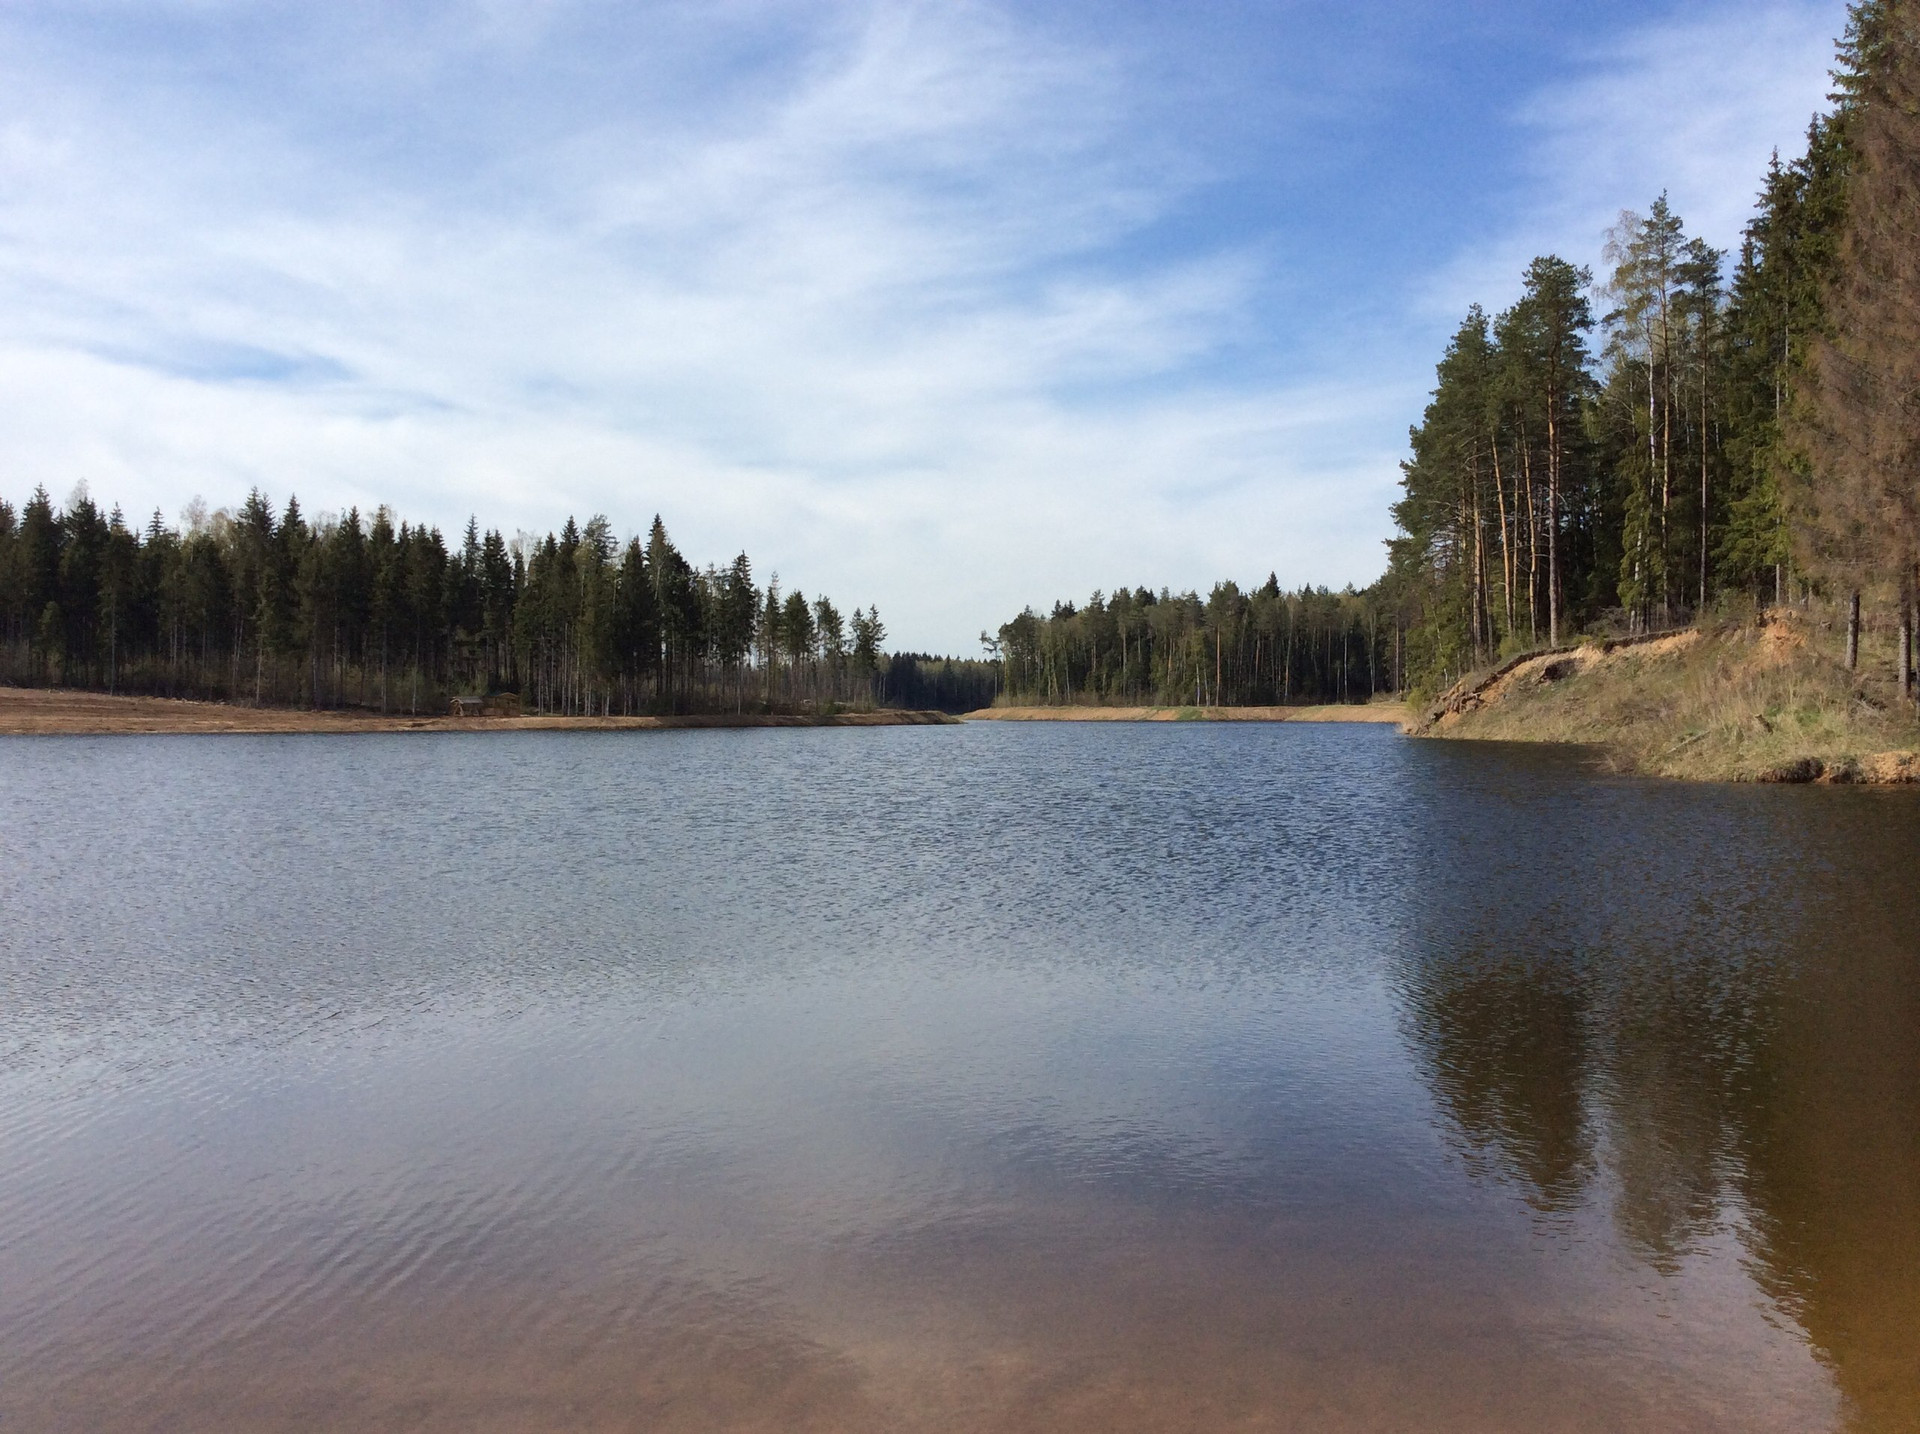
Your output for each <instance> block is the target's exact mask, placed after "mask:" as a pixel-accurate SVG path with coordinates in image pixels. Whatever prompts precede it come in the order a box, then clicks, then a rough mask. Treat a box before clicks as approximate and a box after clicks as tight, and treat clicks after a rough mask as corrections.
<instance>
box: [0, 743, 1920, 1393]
mask: <svg viewBox="0 0 1920 1434" xmlns="http://www.w3.org/2000/svg"><path fill="white" fill-rule="evenodd" d="M1916 858H1920V794H1916V793H1913V792H1907V791H1887V790H1844V789H1817V790H1816V789H1764V788H1732V787H1726V788H1721V787H1694V786H1681V785H1666V784H1660V783H1655V782H1650V781H1643V780H1637V779H1626V778H1619V777H1610V776H1606V775H1603V774H1599V773H1597V772H1595V771H1593V770H1592V769H1591V768H1590V766H1589V764H1588V763H1587V762H1586V761H1585V760H1584V759H1583V758H1582V757H1581V756H1580V755H1579V754H1578V753H1574V752H1570V751H1565V750H1551V749H1527V748H1518V747H1505V746H1490V745H1479V744H1466V743H1432V742H1415V741H1410V740H1407V739H1404V738H1401V737H1399V736H1398V735H1397V734H1395V733H1392V732H1390V731H1385V730H1381V729H1378V728H1365V727H1310V726H1299V725H1273V726H1268V725H1253V724H1248V725H1240V724H1234V725H1225V724H1221V725H1212V724H1198V723H1190V724H1189V723H1183V724H1157V725H1151V726H1146V725H1142V726H1131V725H1129V726H1113V725H1106V724H1093V725H1054V724H1031V725H1016V724H976V725H970V726H964V727H929V728H891V729H868V730H832V729H828V730H775V731H718V732H714V731H704V732H702V731H693V732H643V733H525V734H475V735H470V736H469V735H435V736H407V735H393V736H311V737H303V736H271V737H179V738H172V737H119V738H14V739H6V740H5V741H4V742H0V922H3V923H4V925H3V926H0V1430H5V1429H34V1430H63V1429H72V1430H122V1429H141V1430H160V1429H181V1430H187V1429H193V1430H201V1429H247V1430H254V1429H258V1430H282V1429H285V1430H296V1429H297V1430H302V1431H309V1430H316V1429H354V1430H361V1429H384V1428H396V1429H397V1428H405V1429H410V1430H463V1431H464V1430H496V1429H497V1430H507V1429H512V1430H544V1429H556V1430H558V1429H568V1430H594V1429H644V1430H650V1431H657V1430H700V1429H741V1430H781V1431H787V1430H815V1429H818V1430H874V1431H880V1430H920V1429H925V1430H982V1431H986V1430H996V1431H997V1430H1062V1431H1077V1430H1089V1431H1091V1430H1101V1431H1125V1430H1148V1429H1152V1430H1187V1429H1259V1430H1269V1429H1272V1430H1284V1429H1313V1430H1348V1429H1355V1430H1358V1429H1396V1430H1397V1429H1413V1428H1418V1429H1424V1430H1451V1429H1458V1430H1493V1429H1511V1430H1529V1431H1531V1430H1548V1429H1551V1430H1587V1429H1593V1430H1602V1429H1607V1430H1612V1429H1620V1428H1626V1427H1632V1428H1635V1429H1643V1430H1665V1429H1671V1430H1709V1429H1727V1430H1770V1429H1778V1430H1815V1429H1827V1428H1834V1429H1860V1430H1892V1429H1909V1430H1911V1429H1916V1428H1920V880H1916V879H1915V861H1916Z"/></svg>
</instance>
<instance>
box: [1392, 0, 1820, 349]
mask: <svg viewBox="0 0 1920 1434" xmlns="http://www.w3.org/2000/svg"><path fill="white" fill-rule="evenodd" d="M1846 8H1847V7H1846V4H1845V0H1720V3H1717V4H1707V5H1693V6H1687V7H1684V8H1683V9H1682V10H1681V11H1680V12H1679V13H1678V15H1677V16H1676V17H1675V18H1673V19H1671V20H1668V21H1664V22H1661V23H1657V24H1653V25H1649V26H1646V27H1644V28H1641V29H1637V30H1634V31H1631V32H1629V33H1627V34H1625V35H1624V36H1622V37H1621V38H1620V40H1619V41H1618V42H1617V43H1616V44H1614V45H1612V46H1610V47H1609V48H1607V49H1605V50H1603V51H1600V52H1598V53H1596V54H1593V55H1591V56H1590V57H1588V59H1587V61H1586V64H1585V66H1584V68H1585V71H1586V72H1585V73H1584V74H1583V75H1581V76H1580V77H1578V78H1576V79H1574V80H1573V81H1571V82H1569V83H1565V84H1560V85H1554V86H1552V87H1549V88H1547V89H1544V90H1542V91H1539V92H1536V93H1533V94H1531V95H1529V96H1528V97H1527V99H1526V100H1525V101H1524V103H1522V104H1521V105H1520V106H1519V107H1518V109H1517V111H1516V116H1515V118H1516V122H1517V124H1518V125H1519V127H1520V129H1521V132H1522V134H1523V135H1524V136H1525V137H1526V138H1527V140H1528V159H1529V163H1528V165H1527V169H1526V181H1527V183H1526V188H1525V190H1524V191H1523V193H1521V194H1520V195H1519V196H1518V197H1517V199H1516V202H1515V203H1514V206H1513V210H1512V213H1511V216H1510V220H1509V222H1508V224H1507V225H1506V226H1505V229H1504V232H1503V233H1501V235H1500V236H1499V237H1498V238H1497V239H1496V240H1494V241H1493V242H1491V243H1488V244H1484V245H1480V246H1476V247H1475V248H1474V249H1472V250H1471V251H1469V252H1468V253H1465V254H1463V255H1461V256H1460V257H1459V259H1458V260H1457V261H1456V262H1455V263H1454V264H1453V265H1451V266H1449V267H1448V268H1447V269H1446V270H1445V271H1443V272H1442V273H1441V274H1439V275H1437V276H1436V278H1435V282H1434V283H1433V285H1432V286H1431V288H1430V289H1429V291H1428V294H1427V305H1428V307H1429V308H1430V309H1432V310H1436V311H1438V312H1441V313H1444V314H1446V315H1448V316H1450V317H1453V318H1456V319H1457V317H1458V315H1459V314H1460V313H1462V312H1464V310H1465V308H1466V306H1467V305H1468V304H1469V303H1472V302H1474V301H1476V300H1477V301H1479V302H1481V303H1482V304H1485V305H1486V306H1488V307H1489V308H1492V307H1495V306H1499V305H1504V304H1505V303H1507V302H1510V301H1511V299H1512V298H1513V297H1515V296H1516V295H1517V293H1518V291H1519V287H1520V273H1521V271H1522V270H1523V269H1524V268H1525V267H1526V265H1527V263H1528V261H1529V260H1530V259H1532V258H1533V256H1535V255H1537V254H1545V253H1558V254H1560V255H1562V256H1563V257H1565V258H1568V259H1571V260H1573V261H1574V262H1575V263H1580V264H1585V265H1587V266H1588V267H1590V268H1592V269H1593V270H1594V272H1595V275H1596V277H1597V276H1598V275H1599V273H1600V251H1601V246H1602V242H1603V235H1604V232H1605V230H1606V229H1607V228H1608V227H1609V226H1610V225H1612V224H1613V223H1614V221H1615V220H1616V219H1617V218H1618V216H1619V213H1620V211H1621V210H1623V209H1632V210H1636V211H1639V212H1641V213H1644V212H1645V211H1646V208H1647V206H1648V205H1649V204H1651V203H1652V201H1653V200H1654V198H1655V197H1656V196H1658V195H1659V194H1660V193H1661V192H1662V191H1663V190H1664V191H1666V193H1667V195H1668V199H1669V202H1670V203H1671V204H1672V205H1673V207H1674V210H1675V211H1676V212H1677V213H1678V214H1680V216H1681V217H1682V218H1683V219H1684V220H1685V221H1686V222H1687V226H1688V230H1689V232H1690V233H1694V234H1699V235H1701V236H1703V237H1704V238H1706V239H1707V240H1708V241H1709V242H1710V243H1712V244H1714V245H1716V246H1717V247H1720V248H1722V249H1727V250H1729V251H1730V252H1731V251H1734V250H1736V249H1737V247H1738V245H1739V241H1740V231H1741V229H1742V227H1743V226H1744V225H1745V223H1746V221H1747V218H1748V216H1749V215H1750V214H1751V213H1752V211H1753V202H1754V198H1755V196H1756V195H1757V194H1758V192H1759V189H1760V183H1761V179H1762V176H1763V173H1764V171H1765V168H1766V163H1767V157H1768V155H1769V154H1770V153H1771V152H1772V150H1773V149H1774V148H1775V147H1778V148H1779V150H1780V152H1781V155H1782V157H1783V158H1787V159H1790V158H1792V157H1793V156H1794V155H1795V154H1797V153H1799V152H1800V150H1801V148H1802V141H1803V139H1804V137H1805V132H1806V128H1807V124H1808V122H1809V121H1810V120H1811V119H1812V118H1813V115H1814V113H1815V112H1816V111H1818V110H1822V109H1824V108H1826V101H1825V96H1826V92H1827V89H1828V88H1829V83H1828V78H1827V72H1828V70H1829V68H1830V66H1831V64H1832V60H1833V45H1834V37H1835V36H1836V35H1838V34H1839V33H1840V31H1841V29H1842V27H1843V26H1844V24H1845V22H1846Z"/></svg>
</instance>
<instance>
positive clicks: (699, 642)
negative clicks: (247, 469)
mask: <svg viewBox="0 0 1920 1434" xmlns="http://www.w3.org/2000/svg"><path fill="white" fill-rule="evenodd" d="M886 636H887V634H886V628H885V626H884V624H883V623H882V622H881V620H880V615H879V612H878V610H877V609H876V608H873V607H871V606H870V607H868V608H866V609H865V610H862V609H859V608H855V609H854V610H853V611H852V612H851V613H848V614H843V613H842V612H841V610H840V609H839V608H838V607H836V606H835V605H834V603H833V602H832V601H831V600H829V599H828V598H825V597H820V598H816V599H813V600H811V601H809V600H808V598H807V597H806V595H805V594H804V593H802V592H800V591H798V590H797V589H796V590H794V591H790V592H782V591H781V588H780V584H779V580H778V578H777V577H776V578H774V579H773V580H772V581H770V582H768V583H767V585H766V586H765V587H761V586H759V585H758V584H757V583H756V581H755V578H754V575H753V569H752V565H751V564H750V563H749V561H748V559H747V556H746V554H745V553H742V554H740V555H739V556H738V557H736V558H735V559H734V560H733V561H732V562H731V563H730V564H727V565H726V566H724V567H716V566H712V565H709V566H706V567H701V568H697V567H695V566H694V565H693V564H692V563H690V562H689V561H688V560H687V559H686V558H685V557H683V556H682V555H681V553H680V551H679V549H678V548H676V547H675V546H674V544H673V543H672V541H671V540H670V539H669V538H668V536H667V531H666V528H665V526H664V525H663V524H662V523H661V521H660V520H659V519H658V518H657V517H656V518H655V519H654V522H653V526H652V529H651V531H650V532H649V533H648V535H647V536H646V538H645V539H644V540H643V539H641V538H639V537H633V538H630V539H629V540H628V541H627V542H626V543H625V544H624V545H623V544H621V543H620V542H619V541H618V540H617V538H616V537H615V535H614V531H613V528H612V526H611V524H609V523H608V521H607V520H606V519H605V518H604V517H595V518H593V519H591V520H590V521H588V522H587V523H586V524H585V525H584V526H581V525H579V524H576V523H575V522H574V520H573V519H571V518H569V519H568V520H567V523H566V525H565V527H564V528H562V529H561V531H560V532H559V533H558V534H554V533H548V534H547V535H546V536H545V537H544V538H532V537H527V536H522V537H521V538H518V539H516V540H514V541H512V542H509V541H508V540H506V539H505V538H504V537H502V535H501V534H500V532H499V531H497V530H489V531H487V532H486V533H484V534H483V533H482V532H481V531H480V528H479V524H478V522H477V521H473V520H470V521H469V522H468V524H467V528H466V532H465V535H464V537H463V539H462V541H461V542H460V544H459V545H458V546H457V547H452V548H450V547H449V546H448V545H447V543H446V542H445V540H444V539H443V538H442V536H441V533H440V531H439V530H438V529H437V528H432V527H429V526H426V525H423V524H409V523H406V522H397V523H396V521H395V519H394V516H393V514H392V513H391V512H389V510H388V509H386V508H385V507H382V508H380V509H378V510H377V511H376V512H375V513H374V514H373V517H372V519H371V521H364V520H363V519H362V518H361V516H360V513H359V511H358V510H357V509H355V510H350V511H349V512H347V513H346V514H345V515H343V516H337V517H322V518H319V519H317V520H314V521H309V520H308V519H307V518H306V517H305V516H304V515H303V514H302V512H301V510H300V505H299V502H298V501H297V500H294V499H290V500H289V501H288V502H287V505H286V507H285V508H284V509H283V510H280V511H279V512H277V513H276V511H275V509H274V507H273V505H272V504H271V503H270V502H269V501H268V500H267V498H266V497H265V496H264V495H263V494H261V493H260V492H258V491H257V490H256V491H255V492H253V493H251V494H249V495H248V497H247V499H246V501H245V502H244V503H243V504H242V505H241V506H240V507H239V509H238V510H237V511H234V512H227V511H225V510H222V511H219V512H214V513H211V514H209V513H207V512H206V510H205V507H204V505H202V504H200V503H198V502H197V501H196V503H195V504H194V506H193V507H192V508H191V509H189V511H188V513H187V514H186V518H185V523H184V526H183V527H179V528H176V527H171V526H169V525H168V524H167V523H166V522H165V521H164V520H163V518H162V516H161V515H160V514H159V513H157V512H156V513H155V514H154V515H153V517H152V519H151V520H150V521H149V522H148V523H147V524H146V525H145V527H144V528H136V527H133V526H131V525H129V524H128V523H127V522H126V521H125V519H124V518H123V517H122V515H121V512H120V510H119V509H118V508H117V507H116V508H114V509H113V510H112V511H110V512H105V513H103V512H102V511H101V510H100V508H99V506H98V505H97V504H95V503H94V502H93V500H92V499H91V498H90V497H89V496H88V495H87V493H86V492H85V491H84V489H82V490H80V491H78V492H76V493H75V495H74V496H73V498H72V499H71V500H70V501H69V502H68V503H67V504H66V505H65V507H64V508H58V507H56V506H55V504H54V503H53V502H52V500H51V499H50V498H49V497H48V495H47V493H46V490H45V489H44V488H41V489H39V490H37V491H35V492H34V494H33V495H32V496H31V497H30V498H28V499H27V501H26V502H24V503H23V504H21V505H20V507H19V508H18V509H17V510H16V509H15V508H14V507H13V506H12V505H11V504H9V503H7V502H5V501H0V679H4V680H6V681H10V682H15V683H27V684H64V685H69V686H84V687H96V688H101V689H104V690H107V691H110V692H137V693H149V694H156V695H163V696H170V697H196V698H208V699H216V700H239V701H247V702H253V703H256V704H258V703H281V704H293V705H300V706H315V707H343V706H359V707H369V708H378V709H379V710H381V711H383V712H386V711H407V712H422V711H429V712H431V711H437V710H440V709H441V708H442V707H443V706H444V705H445V704H446V702H447V700H448V698H449V696H450V695H453V694H466V693H471V694H488V693H498V692H513V693H516V694H518V695H519V696H520V698H521V699H522V701H523V702H524V703H525V704H526V705H527V706H529V707H531V708H533V709H535V710H539V711H544V712H556V713H569V714H580V715H604V714H614V713H619V714H633V713H642V712H689V711H733V712H740V711H776V710H782V711H784V710H797V709H819V708H822V707H830V706H834V705H842V704H847V705H870V704H873V703H876V702H881V701H885V700H886V698H887V694H888V690H889V688H892V689H896V690H909V689H911V691H912V692H913V693H914V694H916V695H918V694H919V693H920V692H921V691H923V690H924V689H925V688H926V687H927V686H928V683H927V682H924V681H921V680H920V678H921V669H922V665H923V664H922V660H920V659H916V658H911V657H910V658H908V659H907V661H906V663H905V665H904V666H903V665H902V664H901V663H900V662H899V661H898V660H897V659H896V660H891V661H890V660H888V659H887V658H886V656H885V654H884V652H883V644H884V643H885V641H886ZM916 683H917V684H918V685H915V684H916ZM977 685H978V683H977V682H976V686H977Z"/></svg>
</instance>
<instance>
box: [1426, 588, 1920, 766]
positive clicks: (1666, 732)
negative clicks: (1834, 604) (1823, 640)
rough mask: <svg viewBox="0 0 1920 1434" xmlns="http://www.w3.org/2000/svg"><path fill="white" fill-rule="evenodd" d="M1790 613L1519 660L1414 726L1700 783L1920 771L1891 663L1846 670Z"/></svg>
mask: <svg viewBox="0 0 1920 1434" xmlns="http://www.w3.org/2000/svg"><path fill="white" fill-rule="evenodd" d="M1815 636H1816V634H1815V633H1814V632H1813V631H1812V629H1811V626H1810V624H1809V623H1808V622H1807V621H1806V620H1805V619H1804V618H1802V617H1801V616H1799V615H1798V614H1795V613H1791V612H1789V613H1784V614H1779V615H1776V616H1773V617H1771V618H1769V620H1767V621H1765V622H1762V623H1747V624H1728V625H1725V626H1721V627H1716V628H1708V629H1688V630H1686V631H1682V632H1676V633H1668V634H1664V635H1661V636H1657V637H1651V638H1640V639H1635V640H1628V641H1616V642H1595V643H1589V644H1587V645H1584V646H1581V647H1574V648H1567V649H1563V650H1561V651H1557V652H1544V653H1534V654H1529V655H1527V656H1523V657H1518V658H1515V659H1513V660H1512V661H1509V662H1507V663H1504V664H1502V665H1501V666H1499V667H1496V668H1494V669H1492V670H1491V671H1488V672H1483V673H1478V674H1475V675H1474V676H1472V677H1470V678H1467V679H1465V680H1463V681H1461V682H1459V683H1456V684H1455V685H1454V686H1453V687H1452V688H1450V689H1448V691H1447V692H1446V693H1444V694H1443V695H1442V696H1441V697H1440V699H1439V701H1438V702H1436V703H1435V704H1434V706H1433V707H1432V708H1430V709H1429V710H1428V711H1426V712H1425V713H1423V714H1422V716H1421V717H1420V718H1419V720H1418V721H1416V722H1414V723H1412V724H1410V726H1409V730H1410V731H1411V732H1412V733H1413V734H1414V735H1415V736H1419V737H1456V738H1469V739H1480V740H1485V741H1506V742H1563V743H1577V744H1582V745H1590V746H1593V747H1595V748H1597V749H1599V750H1600V751H1601V752H1602V753H1604V755H1605V760H1606V761H1607V763H1608V764H1609V765H1610V766H1612V767H1613V768H1614V769H1615V770H1618V771H1634V772H1648V773H1652V774H1654V775H1657V776H1665V777H1681V778H1689V779H1694V780H1702V781H1745V782H1826V783H1835V784H1839V783H1879V784H1907V783H1913V782H1916V781H1920V750H1916V749H1920V725H1916V722H1915V719H1914V715H1913V711H1912V709H1911V707H1910V706H1908V705H1907V704H1905V703H1903V702H1902V701H1901V700H1900V698H1899V696H1898V692H1897V684H1896V683H1895V682H1894V681H1892V680H1891V672H1890V671H1889V672H1887V673H1881V672H1879V671H1877V670H1875V668H1874V667H1873V666H1872V665H1871V664H1868V663H1866V662H1863V663H1862V668H1861V670H1860V671H1859V672H1849V671H1848V670H1847V669H1846V668H1845V667H1844V666H1842V665H1841V664H1840V663H1838V662H1836V661H1834V660H1833V658H1832V657H1831V656H1829V655H1827V654H1824V653H1822V652H1821V651H1820V650H1819V645H1818V644H1817V643H1816V642H1815V640H1814V639H1815Z"/></svg>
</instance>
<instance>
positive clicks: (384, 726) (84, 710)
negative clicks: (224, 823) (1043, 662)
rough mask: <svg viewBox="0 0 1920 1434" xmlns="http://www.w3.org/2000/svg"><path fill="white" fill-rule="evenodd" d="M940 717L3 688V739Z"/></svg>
mask: <svg viewBox="0 0 1920 1434" xmlns="http://www.w3.org/2000/svg"><path fill="white" fill-rule="evenodd" d="M954 720H956V719H954V718H952V717H949V716H947V715H946V714H945V713H942V712H884V711H883V712H842V713H838V714H836V715H834V716H831V717H801V716H789V715H776V716H765V715H760V714H753V713H748V714H743V715H732V714H727V715H720V716H697V717H408V716H405V715H404V714H402V715H393V714H389V715H387V716H382V715H380V714H379V713H377V712H306V711H300V710H298V709H294V708H285V707H236V706H232V705H230V704H228V703H224V702H185V701H180V700H177V699H174V698H168V697H109V696H107V695H106V694H105V693H102V692H75V691H69V690H66V689H60V688H55V689H51V690H49V689H44V688H30V687H0V736H16V737H17V736H38V735H55V734H68V735H76V736H77V735H83V734H93V735H103V734H111V733H132V732H173V733H186V732H548V731H625V730H648V729H659V728H684V727H905V726H916V727H917V726H933V725H936V724H941V723H949V722H953V721H954Z"/></svg>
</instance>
